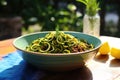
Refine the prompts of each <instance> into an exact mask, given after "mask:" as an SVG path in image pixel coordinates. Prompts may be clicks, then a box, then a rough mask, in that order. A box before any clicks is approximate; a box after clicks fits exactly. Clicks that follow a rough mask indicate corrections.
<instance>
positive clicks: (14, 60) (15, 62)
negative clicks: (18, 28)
mask: <svg viewBox="0 0 120 80" xmlns="http://www.w3.org/2000/svg"><path fill="white" fill-rule="evenodd" d="M21 54H22V52H21V51H16V52H13V53H10V54H9V55H7V56H5V57H3V59H2V60H0V80H38V79H37V78H38V77H37V76H38V74H39V75H40V74H41V75H42V73H41V71H40V70H39V69H37V68H34V67H33V66H31V65H29V64H27V63H26V62H25V61H24V60H23V59H22V57H21Z"/></svg>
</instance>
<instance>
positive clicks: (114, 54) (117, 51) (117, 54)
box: [110, 47, 120, 59]
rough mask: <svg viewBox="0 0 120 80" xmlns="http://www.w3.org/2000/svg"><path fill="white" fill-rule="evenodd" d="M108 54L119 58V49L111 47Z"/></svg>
mask: <svg viewBox="0 0 120 80" xmlns="http://www.w3.org/2000/svg"><path fill="white" fill-rule="evenodd" d="M110 55H111V56H113V57H114V58H116V59H120V49H118V48H114V47H112V48H111V52H110Z"/></svg>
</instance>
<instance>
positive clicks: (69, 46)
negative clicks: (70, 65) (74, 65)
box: [26, 31, 94, 53]
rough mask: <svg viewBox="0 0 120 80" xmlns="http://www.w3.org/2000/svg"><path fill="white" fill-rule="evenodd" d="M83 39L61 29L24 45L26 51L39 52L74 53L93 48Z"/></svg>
mask: <svg viewBox="0 0 120 80" xmlns="http://www.w3.org/2000/svg"><path fill="white" fill-rule="evenodd" d="M93 48H94V46H93V45H92V44H89V43H88V42H87V41H86V40H85V39H77V38H75V37H74V36H72V35H70V34H65V33H64V32H62V31H59V33H56V32H50V33H48V34H46V35H45V37H41V38H38V39H36V40H34V41H32V43H31V44H30V45H28V46H27V47H26V50H27V51H33V52H39V53H76V52H82V51H86V50H90V49H93Z"/></svg>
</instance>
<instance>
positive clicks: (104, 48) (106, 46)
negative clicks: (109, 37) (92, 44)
mask: <svg viewBox="0 0 120 80" xmlns="http://www.w3.org/2000/svg"><path fill="white" fill-rule="evenodd" d="M109 52H110V46H109V43H108V42H104V43H103V44H102V45H101V47H100V48H99V53H100V54H101V55H107V54H108V53H109Z"/></svg>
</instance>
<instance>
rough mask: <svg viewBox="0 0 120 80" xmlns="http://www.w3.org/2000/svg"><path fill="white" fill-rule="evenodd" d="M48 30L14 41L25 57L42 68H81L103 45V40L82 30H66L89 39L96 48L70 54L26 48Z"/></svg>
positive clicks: (52, 69) (56, 69)
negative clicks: (35, 50)
mask: <svg viewBox="0 0 120 80" xmlns="http://www.w3.org/2000/svg"><path fill="white" fill-rule="evenodd" d="M48 32H49V31H45V32H37V33H31V34H27V35H24V36H20V37H18V38H16V39H15V40H14V42H13V45H14V47H15V48H17V49H18V50H20V51H22V53H23V54H22V57H23V59H24V60H26V61H27V62H28V63H30V64H32V65H34V66H36V67H38V68H40V69H45V70H51V71H66V70H73V69H76V68H80V67H82V66H84V65H85V64H86V63H87V62H88V61H89V60H91V59H93V57H94V56H95V55H96V53H97V52H98V49H99V47H100V45H101V41H100V39H99V38H97V37H94V36H90V35H87V34H83V33H81V32H72V31H64V32H65V33H68V34H71V35H73V36H75V37H77V38H82V39H85V40H87V41H88V43H91V44H93V45H94V46H95V48H94V49H92V50H88V51H84V52H79V53H70V54H62V53H61V54H60V53H59V54H58V53H57V54H55V53H54V54H51V53H48V54H44V53H37V52H29V51H26V50H25V48H26V46H28V45H29V44H30V43H31V42H32V41H33V40H35V39H37V38H40V37H44V36H45V35H46V34H47V33H48Z"/></svg>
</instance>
